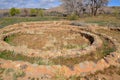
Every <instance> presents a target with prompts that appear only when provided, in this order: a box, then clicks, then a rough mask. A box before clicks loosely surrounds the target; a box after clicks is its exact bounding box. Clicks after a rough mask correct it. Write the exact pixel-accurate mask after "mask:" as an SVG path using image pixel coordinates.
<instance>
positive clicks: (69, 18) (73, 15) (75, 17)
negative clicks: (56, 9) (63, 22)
mask: <svg viewBox="0 0 120 80" xmlns="http://www.w3.org/2000/svg"><path fill="white" fill-rule="evenodd" d="M67 19H68V20H78V19H79V16H78V15H76V14H71V15H68V16H67Z"/></svg>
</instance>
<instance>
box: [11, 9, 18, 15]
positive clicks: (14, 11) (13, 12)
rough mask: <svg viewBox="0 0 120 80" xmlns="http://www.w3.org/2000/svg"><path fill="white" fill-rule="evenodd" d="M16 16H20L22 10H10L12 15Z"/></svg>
mask: <svg viewBox="0 0 120 80" xmlns="http://www.w3.org/2000/svg"><path fill="white" fill-rule="evenodd" d="M16 14H20V10H19V9H16V8H11V9H10V15H11V16H15V15H16Z"/></svg>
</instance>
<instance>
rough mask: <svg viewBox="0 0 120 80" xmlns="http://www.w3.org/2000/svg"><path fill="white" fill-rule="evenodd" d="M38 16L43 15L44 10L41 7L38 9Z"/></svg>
mask: <svg viewBox="0 0 120 80" xmlns="http://www.w3.org/2000/svg"><path fill="white" fill-rule="evenodd" d="M38 16H41V17H43V16H44V11H43V10H42V9H40V10H38Z"/></svg>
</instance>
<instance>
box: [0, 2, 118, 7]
mask: <svg viewBox="0 0 120 80" xmlns="http://www.w3.org/2000/svg"><path fill="white" fill-rule="evenodd" d="M60 4H61V3H60V1H59V0H0V9H8V8H12V7H15V8H51V7H56V6H59V5H60ZM109 6H120V0H111V1H110V2H109Z"/></svg>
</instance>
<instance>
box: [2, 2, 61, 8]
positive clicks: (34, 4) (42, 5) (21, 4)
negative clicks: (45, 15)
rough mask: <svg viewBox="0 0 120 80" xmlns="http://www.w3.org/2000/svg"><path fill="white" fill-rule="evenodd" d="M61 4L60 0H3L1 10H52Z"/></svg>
mask: <svg viewBox="0 0 120 80" xmlns="http://www.w3.org/2000/svg"><path fill="white" fill-rule="evenodd" d="M59 4H60V2H59V0H1V1H0V9H5V8H12V7H16V8H50V7H55V6H58V5H59Z"/></svg>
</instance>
